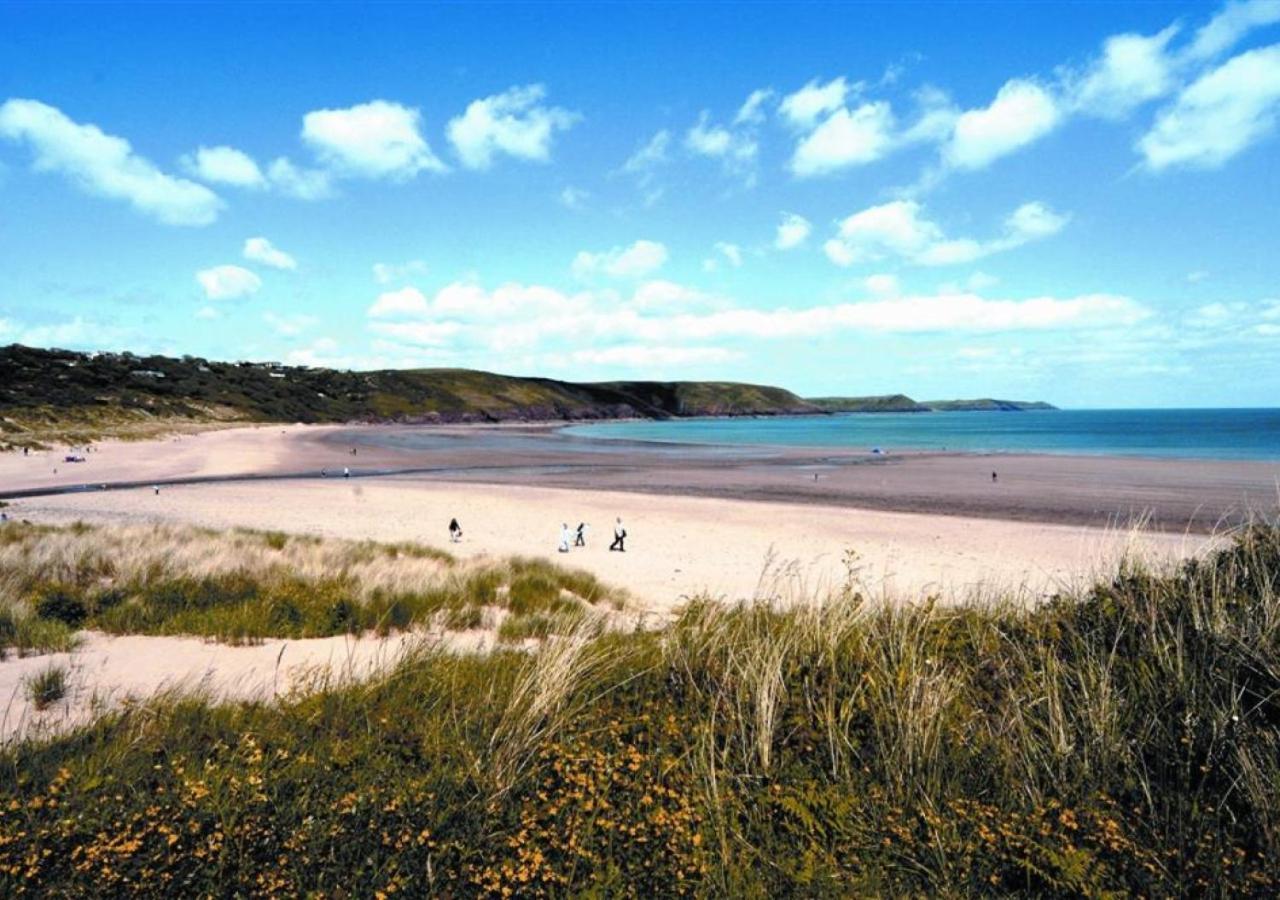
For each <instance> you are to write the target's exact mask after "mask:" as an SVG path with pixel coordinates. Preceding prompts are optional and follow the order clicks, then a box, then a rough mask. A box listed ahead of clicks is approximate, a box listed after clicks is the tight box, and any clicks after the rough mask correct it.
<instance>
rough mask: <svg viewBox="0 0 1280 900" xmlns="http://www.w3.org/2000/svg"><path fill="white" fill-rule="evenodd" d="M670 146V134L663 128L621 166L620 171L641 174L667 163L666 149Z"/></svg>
mask: <svg viewBox="0 0 1280 900" xmlns="http://www.w3.org/2000/svg"><path fill="white" fill-rule="evenodd" d="M670 146H671V132H669V131H667V130H666V129H665V128H664V129H662V130H661V131H658V132H655V133H654V135H653V137H651V138H649V140H647V141H646V142H645V143H644V144H643V145H642V146H641V147H640V148H639V149H638V150H636V152H635V153H633V154H631V156H629V157H628V158H627V161H626V162H625V163H623V164H622V171H624V172H630V173H633V174H642V173H646V172H649V171H651V170H652V169H654V168H656V167H657V166H660V165H662V164H664V163H666V162H667V159H668V157H667V149H668V148H669V147H670Z"/></svg>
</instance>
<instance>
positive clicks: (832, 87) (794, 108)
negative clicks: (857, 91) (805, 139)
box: [778, 76, 850, 129]
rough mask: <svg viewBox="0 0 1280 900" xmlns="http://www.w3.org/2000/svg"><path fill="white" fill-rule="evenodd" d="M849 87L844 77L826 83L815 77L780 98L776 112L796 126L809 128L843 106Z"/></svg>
mask: <svg viewBox="0 0 1280 900" xmlns="http://www.w3.org/2000/svg"><path fill="white" fill-rule="evenodd" d="M849 92H850V87H849V85H848V83H846V82H845V80H844V77H843V76H842V77H840V78H833V79H831V80H830V81H828V82H827V83H826V84H819V83H818V81H817V80H816V79H815V80H813V81H810V82H809V83H808V84H806V85H805V86H804V87H802V88H800V90H798V91H796V92H795V93H793V94H788V95H787V96H785V97H783V98H782V102H781V103H780V104H779V105H778V112H779V113H781V114H782V117H783V119H785V120H786V121H787V122H788V123H790V124H791V125H792V126H794V127H796V128H803V129H809V128H812V127H813V126H814V125H816V124H817V122H818V119H819V118H820V117H823V116H825V115H828V114H830V113H833V112H835V111H836V110H838V109H842V108H843V107H844V101H845V97H847V96H848V95H849Z"/></svg>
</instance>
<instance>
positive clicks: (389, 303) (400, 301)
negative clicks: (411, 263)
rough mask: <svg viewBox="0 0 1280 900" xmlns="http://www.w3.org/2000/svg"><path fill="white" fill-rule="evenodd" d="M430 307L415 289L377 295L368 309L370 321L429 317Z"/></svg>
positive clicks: (420, 292) (407, 288)
mask: <svg viewBox="0 0 1280 900" xmlns="http://www.w3.org/2000/svg"><path fill="white" fill-rule="evenodd" d="M430 313H431V307H430V304H428V303H427V298H426V296H425V295H424V294H423V293H422V291H420V290H418V289H417V288H416V287H405V288H401V289H400V290H398V291H387V292H386V293H383V294H379V295H378V298H377V299H376V300H374V301H373V305H372V306H370V307H369V309H368V312H367V315H368V316H369V318H371V319H405V318H415V317H422V316H427V315H430Z"/></svg>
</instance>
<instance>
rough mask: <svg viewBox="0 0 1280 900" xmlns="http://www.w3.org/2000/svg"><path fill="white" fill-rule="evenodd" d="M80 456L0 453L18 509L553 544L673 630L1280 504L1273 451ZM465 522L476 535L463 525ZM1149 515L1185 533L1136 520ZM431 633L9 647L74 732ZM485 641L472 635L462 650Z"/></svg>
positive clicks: (1064, 575) (1199, 537)
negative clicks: (63, 673) (115, 709)
mask: <svg viewBox="0 0 1280 900" xmlns="http://www.w3.org/2000/svg"><path fill="white" fill-rule="evenodd" d="M352 448H355V449H356V452H355V453H354V454H353V453H352ZM81 452H83V451H81ZM64 453H65V451H62V450H59V451H58V452H56V453H55V452H53V451H47V452H42V453H35V454H32V455H30V456H23V455H21V454H12V453H11V454H6V455H3V456H0V496H8V497H10V498H14V499H10V500H9V501H8V503H9V505H8V506H7V507H6V508H5V510H4V511H5V513H6V514H7V515H8V516H9V517H10V518H12V519H20V520H29V521H31V522H36V523H45V524H68V523H71V522H76V521H84V522H89V523H99V524H139V523H154V522H163V523H176V524H193V525H198V526H204V527H209V528H215V529H228V528H253V529H269V530H278V531H284V532H290V533H298V534H310V535H319V536H324V537H334V538H355V539H372V540H377V541H412V542H418V543H424V544H430V545H434V546H437V547H442V548H445V549H447V550H448V551H449V552H451V553H453V554H455V555H456V556H458V557H461V558H463V559H467V560H471V559H475V560H483V559H495V560H499V559H502V558H506V557H510V556H525V557H530V556H532V557H541V558H545V559H548V560H551V561H554V562H557V563H560V564H564V565H568V566H573V567H578V568H582V569H585V570H588V571H590V572H591V573H593V574H594V575H596V576H597V577H599V578H600V579H602V580H603V581H605V582H606V583H608V584H611V585H615V586H618V587H622V588H625V589H626V591H627V592H628V594H629V596H630V598H631V606H632V611H633V612H634V613H636V614H637V615H638V616H639V617H640V619H641V620H642V621H643V620H647V621H649V622H650V623H653V624H657V623H660V622H661V621H662V620H664V619H665V618H666V617H667V616H668V615H670V613H671V612H672V610H674V609H675V608H677V607H678V606H679V605H680V604H681V603H682V602H684V601H685V600H687V599H688V598H690V597H694V596H699V595H706V596H710V597H713V598H717V599H721V600H724V601H729V602H732V601H737V600H746V599H752V598H769V599H783V600H788V601H790V600H796V599H799V600H804V599H808V598H812V597H814V596H817V595H820V594H821V593H822V592H823V591H825V590H828V589H830V588H832V587H835V586H839V585H843V584H845V583H846V582H848V581H849V580H851V579H852V580H854V581H855V582H856V583H857V585H858V587H859V589H860V590H861V591H862V592H863V593H864V595H865V596H867V597H868V598H870V599H873V600H886V601H889V602H917V601H921V600H924V599H927V598H938V599H939V600H941V601H942V602H949V601H959V600H965V599H974V598H988V599H992V598H1003V599H1011V600H1013V601H1015V602H1020V603H1035V602H1037V601H1039V600H1042V599H1044V598H1046V597H1048V596H1051V595H1053V594H1054V593H1056V592H1060V591H1070V590H1073V589H1078V588H1081V587H1083V586H1086V585H1088V584H1089V583H1090V582H1091V581H1092V580H1093V579H1094V578H1095V577H1097V576H1105V575H1107V574H1110V573H1111V572H1113V571H1114V569H1115V566H1116V564H1117V563H1118V562H1119V561H1120V559H1121V558H1123V557H1125V556H1129V557H1136V558H1140V559H1142V560H1144V561H1147V562H1149V563H1151V564H1153V565H1157V566H1163V565H1167V564H1169V563H1171V562H1173V561H1175V560H1178V559H1182V558H1185V557H1187V556H1189V555H1192V554H1196V553H1199V552H1201V551H1203V550H1204V549H1205V548H1206V547H1207V546H1209V545H1210V544H1211V543H1212V542H1213V537H1212V535H1211V534H1210V533H1209V532H1210V526H1211V525H1213V524H1215V523H1217V522H1222V521H1231V520H1233V517H1236V516H1238V514H1239V511H1240V510H1242V509H1246V508H1248V507H1249V506H1251V505H1254V504H1255V502H1256V503H1257V504H1259V505H1260V504H1261V502H1262V498H1263V497H1265V495H1266V491H1267V490H1268V480H1267V479H1268V478H1269V477H1270V478H1274V476H1273V475H1271V474H1270V470H1271V467H1269V466H1266V465H1263V464H1250V463H1203V464H1202V463H1187V462H1183V461H1168V460H1164V461H1150V460H1130V459H1100V458H1099V459H1093V458H1072V457H1064V458H1052V457H1042V456H1040V457H1038V456H1016V457H1015V456H1006V457H1000V458H999V460H998V465H999V467H1000V472H1001V478H1000V481H999V483H998V484H997V485H995V486H993V485H992V484H991V483H990V479H989V475H990V471H991V467H992V465H993V462H992V458H990V457H981V456H966V455H961V454H952V455H945V456H938V455H933V456H930V455H915V456H905V455H904V456H902V457H898V458H896V459H891V460H888V461H884V460H868V459H867V458H866V457H865V456H859V455H857V454H851V453H823V454H814V453H813V452H810V451H803V452H797V451H789V450H774V449H770V448H764V449H750V450H726V449H725V448H714V447H679V446H658V445H653V446H645V445H636V444H615V443H613V442H586V443H585V444H582V445H579V444H577V443H576V442H572V441H566V439H564V438H563V437H561V436H560V435H558V434H557V433H556V432H555V431H554V430H553V429H549V428H542V427H528V426H512V427H505V428H475V427H444V428H433V429H388V428H361V429H356V428H350V427H305V426H292V427H286V428H279V427H258V428H236V429H228V430H224V431H214V432H206V433H202V434H196V435H184V436H182V437H180V438H171V439H168V440H161V441H150V442H127V443H120V442H104V443H102V444H99V445H96V446H95V447H94V449H92V450H89V451H88V452H85V453H84V455H85V457H86V461H85V462H82V463H65V462H63V461H62V457H63V455H64ZM344 468H350V469H351V476H352V477H350V478H347V477H344ZM54 469H57V472H54ZM322 471H323V473H324V475H323V476H322V474H321V473H322ZM815 474H816V475H817V478H816V479H815V477H814V476H815ZM104 485H105V487H106V489H104ZM153 485H158V486H159V488H160V490H159V493H158V494H157V493H156V492H155V491H154V490H153ZM1107 498H1111V499H1110V500H1108V499H1107ZM454 517H457V518H458V519H459V521H460V523H461V524H462V527H463V538H462V540H461V541H460V542H458V543H451V542H450V541H449V537H448V534H447V530H446V527H447V524H448V522H449V520H450V519H451V518H454ZM618 517H621V518H622V519H623V522H624V524H625V527H626V530H627V532H628V538H627V542H626V551H625V552H622V553H618V552H612V551H610V550H609V549H608V545H609V543H610V541H611V539H612V530H613V525H614V522H615V520H616V518H618ZM1143 519H1146V520H1148V521H1151V520H1154V521H1156V522H1157V523H1158V524H1161V525H1163V526H1164V527H1163V529H1153V528H1151V527H1144V528H1134V527H1130V526H1131V522H1133V521H1135V520H1143ZM579 522H584V523H586V524H587V525H588V532H587V545H586V547H583V548H573V549H572V551H571V552H569V553H567V554H566V553H560V552H558V550H557V543H558V538H559V532H560V527H561V524H562V523H567V524H568V525H569V526H570V527H571V528H574V527H576V526H577V524H578V523H579ZM1177 523H1180V527H1170V526H1172V525H1174V524H1177ZM409 639H410V638H409V637H406V636H400V637H395V638H393V639H390V640H385V639H384V640H380V639H372V638H370V639H366V640H363V641H354V642H353V641H350V640H349V639H346V638H332V639H319V640H311V641H293V642H288V643H287V644H286V643H285V642H280V641H267V642H265V643H263V644H261V645H257V646H252V647H229V646H221V645H215V644H210V643H207V642H204V641H200V640H197V639H189V638H172V637H141V636H134V637H122V638H112V637H108V636H105V635H100V634H92V633H91V634H89V635H87V636H86V638H85V639H84V640H83V641H82V643H81V645H80V647H79V648H78V649H76V650H75V651H74V652H73V653H71V654H69V655H68V654H62V655H58V656H57V657H56V659H55V658H53V657H49V658H28V659H10V660H8V661H6V662H3V663H0V692H4V693H5V694H6V695H7V697H8V700H7V702H8V709H9V714H8V716H7V717H6V721H5V722H4V723H3V727H0V739H4V738H6V737H12V736H13V735H15V734H19V733H24V732H29V731H30V729H32V728H34V729H36V730H39V729H47V730H50V731H58V730H61V729H65V728H68V727H72V726H74V725H75V724H77V723H80V722H83V721H85V720H86V719H87V718H89V717H91V716H92V715H93V714H94V711H95V710H96V709H99V708H103V706H104V704H105V705H106V706H111V705H114V704H118V703H119V702H121V700H122V699H123V698H124V697H128V696H148V695H150V694H151V693H154V692H155V691H157V690H161V689H164V688H171V687H181V688H183V689H193V688H200V689H206V690H209V691H211V692H212V693H213V694H214V695H215V696H220V697H225V698H250V697H270V696H275V695H277V694H279V693H282V692H283V691H285V690H287V689H288V687H289V686H292V685H293V684H294V683H295V682H296V681H297V679H298V678H299V677H301V676H302V673H305V672H308V671H311V670H313V669H314V668H315V667H317V666H320V667H331V668H334V669H337V668H341V669H342V670H343V671H344V672H346V673H347V674H349V675H352V676H355V677H362V676H365V675H368V674H370V673H372V672H374V671H377V669H378V665H381V663H383V662H385V661H387V660H391V659H394V658H395V657H396V656H397V655H398V654H399V653H400V652H402V650H403V644H404V642H405V641H406V640H409ZM413 640H417V637H413ZM486 640H489V641H491V640H492V635H488V634H484V633H478V634H476V635H472V636H469V637H463V638H461V639H459V638H457V636H454V637H453V638H451V641H453V643H456V644H457V646H458V647H459V648H460V649H471V648H472V645H476V646H477V647H478V646H479V644H482V643H483V642H484V641H486ZM452 645H453V644H451V646H452ZM281 650H284V651H285V655H286V656H287V657H288V659H287V660H286V661H285V662H281V660H282V657H280V655H279V654H280V652H281ZM63 657H65V659H64V658H63ZM49 660H52V661H54V662H58V661H62V662H63V663H64V664H65V665H66V666H67V667H68V670H69V671H70V672H71V673H72V683H73V684H72V690H71V693H70V695H69V697H68V698H67V700H66V701H65V702H63V703H61V704H59V705H58V706H55V707H54V708H52V709H50V710H46V711H45V712H43V713H39V714H37V713H35V712H34V710H33V709H32V708H30V704H29V703H27V702H26V700H25V699H24V696H23V693H22V690H21V685H22V684H23V683H24V679H26V678H28V677H30V676H31V675H32V674H33V673H34V672H35V671H37V670H38V669H40V668H42V667H43V666H45V665H47V664H48V662H49ZM285 663H287V665H286V664H285ZM375 663H376V664H377V665H375Z"/></svg>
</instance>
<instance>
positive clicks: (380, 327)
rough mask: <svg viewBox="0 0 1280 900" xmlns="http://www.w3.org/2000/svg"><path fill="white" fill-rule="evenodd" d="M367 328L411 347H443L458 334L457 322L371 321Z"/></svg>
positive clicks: (382, 336) (460, 328) (459, 329)
mask: <svg viewBox="0 0 1280 900" xmlns="http://www.w3.org/2000/svg"><path fill="white" fill-rule="evenodd" d="M369 330H370V331H372V332H373V333H374V334H376V335H378V336H379V337H381V338H385V339H386V340H390V341H394V342H396V343H398V344H408V345H409V346H412V347H429V348H430V347H445V346H447V345H448V344H449V342H450V341H451V340H452V339H453V338H455V337H457V336H458V334H459V333H461V331H462V326H461V325H459V324H458V323H457V322H372V323H370V325H369Z"/></svg>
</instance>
